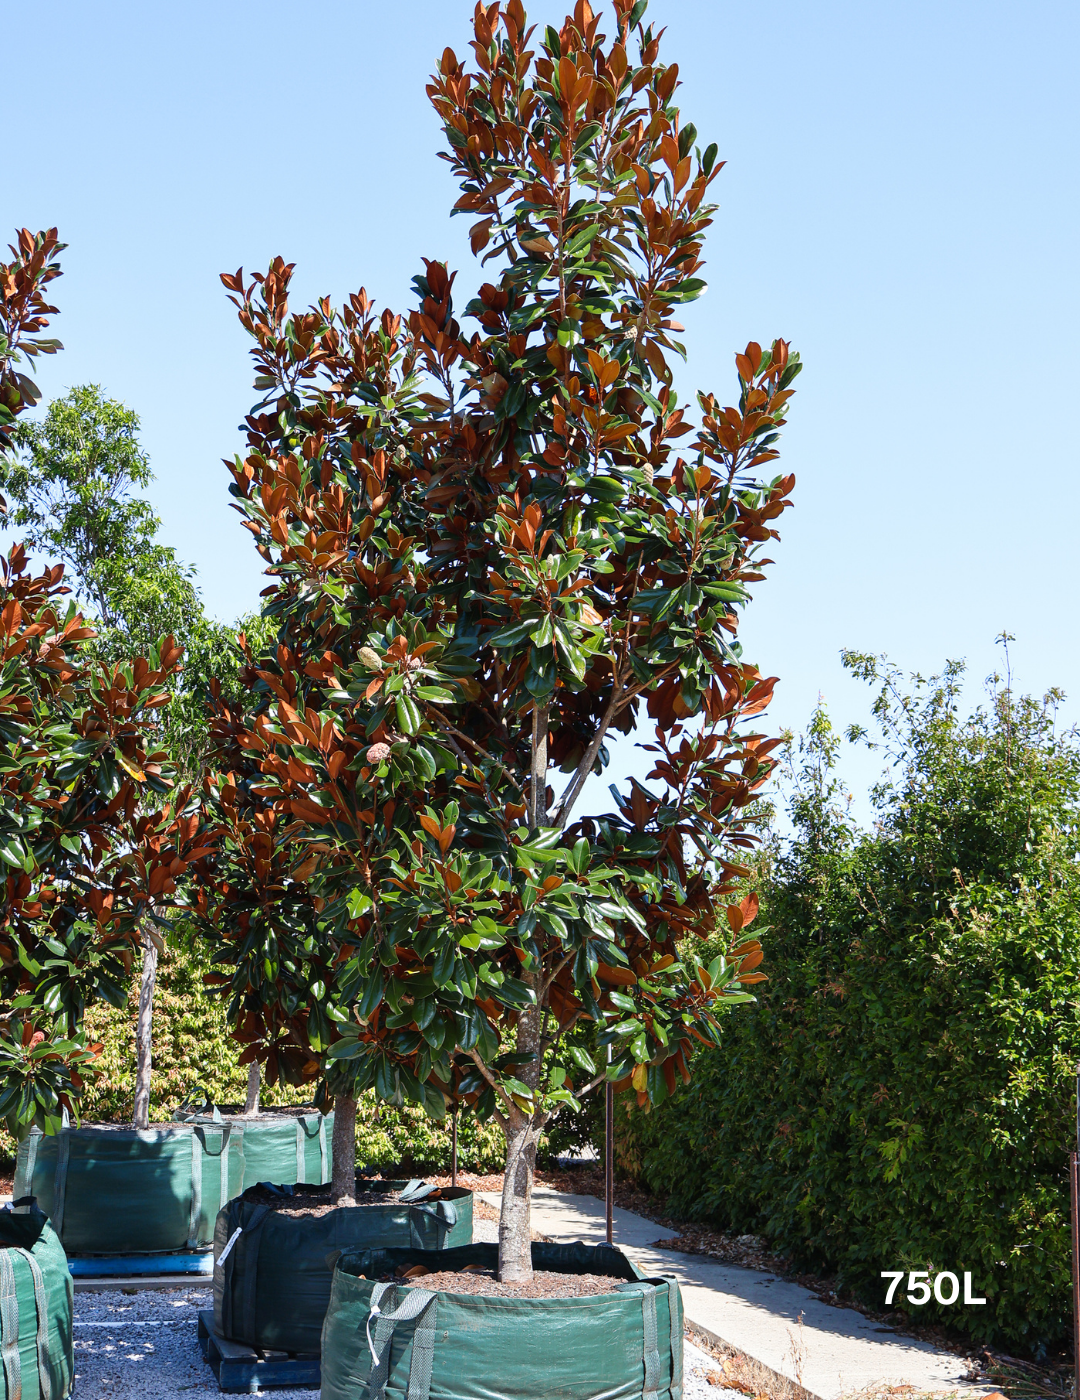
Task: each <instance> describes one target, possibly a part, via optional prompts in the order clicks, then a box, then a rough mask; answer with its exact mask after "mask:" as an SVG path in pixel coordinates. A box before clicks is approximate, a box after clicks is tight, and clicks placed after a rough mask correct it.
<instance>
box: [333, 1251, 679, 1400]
mask: <svg viewBox="0 0 1080 1400" xmlns="http://www.w3.org/2000/svg"><path fill="white" fill-rule="evenodd" d="M498 1255H499V1250H498V1246H497V1245H494V1244H474V1245H470V1246H467V1247H466V1248H464V1249H451V1250H446V1251H444V1252H443V1253H441V1254H435V1253H432V1252H431V1251H424V1250H415V1249H379V1250H374V1249H370V1250H351V1251H350V1252H349V1253H347V1254H344V1255H342V1257H341V1258H340V1259H339V1260H338V1262H337V1267H336V1268H335V1270H334V1282H333V1288H332V1290H331V1294H330V1306H329V1308H328V1309H327V1312H326V1321H325V1323H324V1324H323V1335H322V1391H321V1392H320V1394H321V1400H493V1397H496V1396H497V1397H499V1398H500V1400H550V1397H552V1396H558V1397H559V1400H643V1398H644V1400H681V1396H682V1378H683V1347H682V1338H683V1311H682V1298H681V1296H680V1293H679V1285H678V1283H677V1282H676V1281H675V1280H674V1279H673V1278H667V1277H659V1278H644V1277H643V1276H642V1275H641V1274H640V1273H639V1271H638V1270H637V1269H636V1268H635V1267H634V1265H633V1264H631V1262H630V1260H629V1259H627V1257H626V1255H625V1254H622V1253H621V1252H620V1251H619V1250H617V1249H615V1248H613V1247H612V1246H611V1245H585V1244H534V1245H533V1247H532V1259H533V1268H534V1269H550V1270H553V1271H555V1272H558V1273H567V1274H572V1273H589V1274H608V1275H610V1276H611V1282H612V1291H611V1292H610V1293H605V1294H600V1295H598V1296H596V1297H592V1298H484V1297H476V1296H473V1295H470V1294H465V1293H433V1292H430V1291H429V1290H426V1289H425V1288H424V1287H423V1279H422V1278H421V1279H417V1280H416V1281H415V1284H405V1283H379V1282H376V1280H377V1279H378V1278H379V1277H380V1275H382V1274H386V1273H391V1274H392V1273H393V1272H394V1270H395V1269H397V1268H398V1267H399V1266H401V1265H406V1266H408V1265H411V1264H424V1265H426V1266H427V1267H428V1268H429V1269H440V1270H441V1269H461V1268H464V1266H465V1265H466V1264H481V1265H483V1266H484V1267H485V1268H493V1267H494V1266H495V1265H496V1263H497V1262H498ZM364 1275H366V1277H363V1276H364ZM372 1351H374V1352H375V1355H376V1356H377V1357H378V1364H375V1362H374V1361H373V1358H372Z"/></svg>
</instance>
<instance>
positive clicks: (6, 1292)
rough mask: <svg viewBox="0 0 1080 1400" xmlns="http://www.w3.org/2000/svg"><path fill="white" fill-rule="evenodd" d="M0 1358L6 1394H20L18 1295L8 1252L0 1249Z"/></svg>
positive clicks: (20, 1363)
mask: <svg viewBox="0 0 1080 1400" xmlns="http://www.w3.org/2000/svg"><path fill="white" fill-rule="evenodd" d="M0 1358H2V1360H3V1364H4V1385H5V1388H6V1391H7V1394H8V1395H12V1396H16V1395H21V1394H22V1358H21V1356H20V1355H19V1295H18V1293H17V1292H16V1290H15V1270H14V1268H13V1267H12V1263H11V1255H10V1252H9V1251H8V1250H6V1249H0Z"/></svg>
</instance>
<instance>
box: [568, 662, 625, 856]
mask: <svg viewBox="0 0 1080 1400" xmlns="http://www.w3.org/2000/svg"><path fill="white" fill-rule="evenodd" d="M621 697H622V682H621V681H618V680H617V681H616V682H615V688H614V690H613V691H612V693H611V699H610V700H609V701H608V707H607V709H606V710H605V711H604V716H603V718H602V719H601V721H600V723H599V725H598V726H597V730H596V733H595V734H594V735H593V737H592V739H591V741H590V743H589V747H588V748H587V749H586V750H585V755H584V757H583V758H582V760H581V762H580V763H579V764H578V766H577V771H576V772H575V774H574V776H573V777H572V778H571V779H570V781H569V782H568V783H567V785H566V787H565V789H564V790H563V794H562V796H561V797H560V798H559V800H558V802H556V804H555V806H554V808H553V809H552V812H551V820H552V821H553V822H554V824H555V825H556V826H557V827H558V828H559V829H560V830H561V829H562V828H563V827H564V826H565V825H566V818H567V817H568V816H569V815H570V808H571V807H573V805H574V803H575V802H576V801H577V800H578V796H579V795H580V793H581V789H582V788H583V787H584V786H585V779H586V778H587V777H588V776H589V774H590V773H591V772H592V770H593V764H594V763H595V762H596V755H597V754H598V753H599V752H600V745H601V744H602V743H603V742H604V738H605V736H606V735H607V732H608V730H609V729H610V728H611V723H612V720H614V718H615V716H616V715H617V714H618V712H619V701H620V699H621Z"/></svg>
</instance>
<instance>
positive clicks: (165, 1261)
mask: <svg viewBox="0 0 1080 1400" xmlns="http://www.w3.org/2000/svg"><path fill="white" fill-rule="evenodd" d="M68 1272H69V1273H70V1274H71V1276H72V1278H76V1279H84V1278H102V1277H108V1278H119V1277H130V1278H131V1279H132V1281H133V1282H134V1281H135V1280H136V1279H137V1278H139V1277H140V1276H141V1275H151V1276H154V1277H157V1276H159V1275H161V1274H181V1275H184V1276H185V1277H187V1278H191V1279H192V1280H196V1279H199V1278H209V1277H210V1276H211V1275H212V1274H213V1272H214V1251H213V1250H212V1249H202V1250H180V1251H178V1252H177V1253H175V1254H75V1255H69V1256H68ZM195 1286H196V1287H198V1284H197V1283H196V1285H195Z"/></svg>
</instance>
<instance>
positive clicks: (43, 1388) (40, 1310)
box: [15, 1249, 52, 1400]
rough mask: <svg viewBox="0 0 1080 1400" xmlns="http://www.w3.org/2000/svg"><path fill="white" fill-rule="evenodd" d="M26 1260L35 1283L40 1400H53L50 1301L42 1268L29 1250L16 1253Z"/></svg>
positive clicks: (20, 1250) (19, 1250)
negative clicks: (50, 1354) (50, 1368)
mask: <svg viewBox="0 0 1080 1400" xmlns="http://www.w3.org/2000/svg"><path fill="white" fill-rule="evenodd" d="M15 1252H16V1253H17V1254H21V1255H22V1257H23V1258H24V1259H25V1260H26V1264H27V1267H28V1268H29V1270H30V1277H31V1279H32V1280H33V1283H34V1307H35V1309H36V1311H37V1369H38V1397H39V1400H52V1381H51V1379H50V1376H49V1300H48V1297H47V1296H46V1293H45V1279H44V1278H43V1277H42V1273H41V1266H40V1265H39V1264H38V1261H37V1260H36V1259H35V1258H34V1256H33V1254H31V1252H30V1251H29V1250H28V1249H18V1250H16V1251H15Z"/></svg>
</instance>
